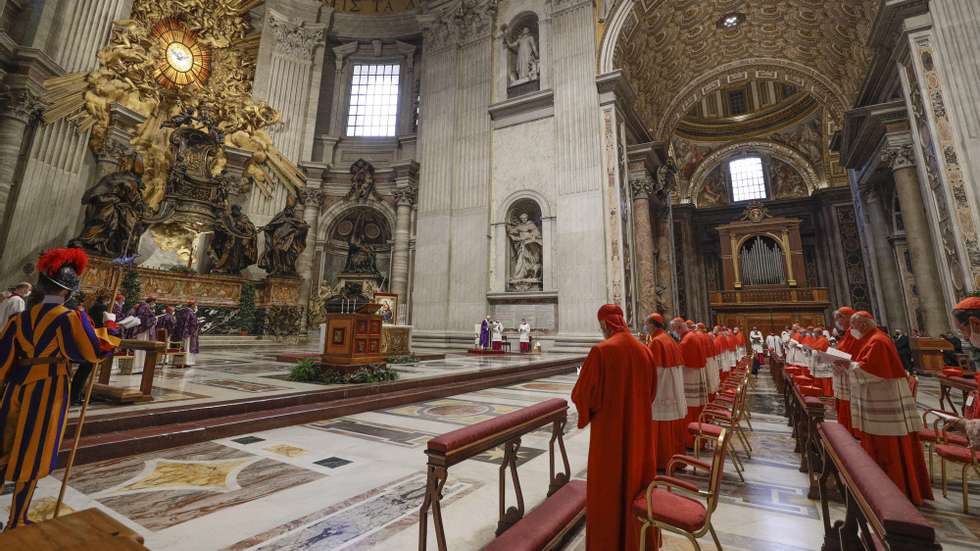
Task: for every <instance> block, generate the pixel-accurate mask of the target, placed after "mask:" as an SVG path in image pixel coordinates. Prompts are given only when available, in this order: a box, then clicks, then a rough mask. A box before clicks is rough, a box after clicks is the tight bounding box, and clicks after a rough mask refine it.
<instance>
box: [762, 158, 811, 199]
mask: <svg viewBox="0 0 980 551" xmlns="http://www.w3.org/2000/svg"><path fill="white" fill-rule="evenodd" d="M770 176H771V181H772V195H773V198H774V199H793V198H796V197H806V196H807V189H806V183H805V182H804V181H803V176H801V175H800V173H799V171H797V170H796V168H794V167H793V166H792V165H790V164H788V163H785V162H783V161H781V160H779V159H776V158H773V159H771V164H770Z"/></svg>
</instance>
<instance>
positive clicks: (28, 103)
mask: <svg viewBox="0 0 980 551" xmlns="http://www.w3.org/2000/svg"><path fill="white" fill-rule="evenodd" d="M0 103H2V104H3V113H4V115H5V116H7V117H12V118H15V119H18V120H20V121H23V122H29V121H30V120H31V119H34V118H37V117H40V116H41V112H42V111H44V107H45V106H44V103H43V102H42V101H41V99H40V97H39V96H38V95H37V94H35V93H34V92H32V91H30V90H28V89H26V88H20V89H13V90H7V91H6V92H3V93H2V94H0Z"/></svg>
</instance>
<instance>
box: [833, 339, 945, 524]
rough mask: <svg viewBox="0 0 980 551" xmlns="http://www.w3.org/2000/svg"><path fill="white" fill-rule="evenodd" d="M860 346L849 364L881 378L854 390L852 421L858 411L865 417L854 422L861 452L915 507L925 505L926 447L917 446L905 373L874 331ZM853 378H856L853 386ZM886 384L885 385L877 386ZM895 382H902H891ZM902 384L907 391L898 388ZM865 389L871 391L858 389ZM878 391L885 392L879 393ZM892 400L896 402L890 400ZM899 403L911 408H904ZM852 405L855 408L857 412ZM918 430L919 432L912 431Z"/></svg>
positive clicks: (916, 421) (928, 493)
mask: <svg viewBox="0 0 980 551" xmlns="http://www.w3.org/2000/svg"><path fill="white" fill-rule="evenodd" d="M862 341H864V342H862ZM856 346H860V347H861V349H860V352H858V353H857V356H855V357H853V358H852V359H851V361H853V362H856V363H858V364H860V366H861V370H863V371H864V372H866V373H868V374H870V375H872V376H874V377H876V378H879V379H876V380H869V381H867V382H864V383H857V385H855V384H852V386H851V401H852V408H851V410H852V415H855V413H854V412H855V411H858V412H859V414H860V415H861V418H855V419H854V420H853V421H854V424H855V425H856V427H855V429H858V430H857V436H858V438H860V439H861V446H862V447H863V448H864V451H866V452H868V455H870V456H871V457H872V458H874V460H875V461H876V462H877V463H878V465H879V466H880V467H881V468H882V470H884V471H885V473H887V474H888V477H889V478H891V479H892V481H893V482H894V483H895V485H896V486H898V487H899V489H900V490H902V491H903V492H905V495H907V496H908V498H909V500H910V501H911V502H912V503H914V504H915V505H921V504H922V501H923V500H925V499H932V485H931V483H930V481H929V473H928V471H927V470H926V461H925V453H924V452H923V450H922V442H920V441H919V434H918V431H919V430H920V429H921V428H922V427H921V419H920V418H919V417H918V412H917V411H916V409H915V402H914V398H912V396H911V392H907V391H908V382H907V381H908V379H907V373H906V371H905V368H903V367H902V361H901V359H900V358H899V356H898V351H897V350H896V349H895V343H894V342H892V340H891V339H890V338H889V337H888V335H886V334H885V333H883V332H882V331H881V330H879V329H874V330H872V331H871V332H870V333H869V334H868V335H865V336H864V338H862V339H859V340H858V341H857V345H856ZM854 377H855V375H854V374H852V381H853V380H854ZM859 378H860V377H859ZM883 379H884V380H886V381H882V382H876V381H881V380H883ZM894 380H900V381H898V383H889V382H888V381H894ZM898 384H901V385H905V387H904V388H900V387H898V386H897V385H898ZM861 385H867V387H868V388H867V389H861V388H857V387H860V386H861ZM889 385H890V387H889ZM876 387H877V388H881V389H882V390H880V391H879V390H876ZM895 388H899V389H900V391H901V394H899V393H896V392H894V390H893V389H895ZM890 389H891V390H890ZM892 395H897V396H895V397H894V398H892ZM901 395H904V397H900V396H901ZM900 400H901V401H903V402H904V401H910V402H911V403H901V404H900V403H898V402H899V401H900ZM853 402H857V407H855V404H854V403H853ZM865 402H870V403H865ZM903 411H904V412H906V413H905V414H904V415H902V413H901V412H903ZM865 418H866V420H865ZM916 424H917V425H919V426H913V425H916ZM867 427H875V432H881V433H888V432H891V433H893V435H883V434H869V432H870V430H871V429H870V428H867ZM878 429H880V430H878ZM894 433H898V434H900V435H898V436H896V435H894Z"/></svg>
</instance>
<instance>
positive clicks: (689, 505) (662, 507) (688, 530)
mask: <svg viewBox="0 0 980 551" xmlns="http://www.w3.org/2000/svg"><path fill="white" fill-rule="evenodd" d="M729 440H731V432H730V431H727V430H725V429H722V430H721V432H720V434H719V435H718V438H717V441H716V442H715V454H714V457H713V459H712V461H711V464H710V465H709V464H708V463H706V462H704V461H700V460H698V459H696V458H693V457H689V456H686V455H675V456H674V457H672V458H671V459H670V463H668V464H667V476H658V477H655V478H654V479H653V482H651V483H650V485H649V486H647V488H646V490H645V491H643V492H642V493H640V494H639V495H638V496H636V499H634V500H633V515H635V516H636V518H637V520H639V521H640V522H641V523H642V527H641V529H640V549H645V548H646V538H647V531H648V529H649V528H659V529H660V530H665V531H668V532H673V533H675V534H680V535H682V536H684V537H686V538H687V539H688V540H690V542H691V544H692V545H694V549H696V550H697V551H700V550H701V546H700V545H699V544H698V538H700V537H701V536H704V535H705V534H707V533H710V534H711V538H712V539H713V540H714V542H715V545H716V546H717V548H718V550H719V551H721V548H722V547H721V542H720V541H718V534H716V533H715V529H714V527H713V526H712V525H711V515H712V513H714V511H715V509H716V508H717V507H718V495H719V493H720V490H721V479H722V476H723V475H724V469H725V454H726V453H727V451H728V446H729ZM680 465H687V466H690V467H693V468H694V469H695V471H696V470H697V469H699V468H700V469H703V470H705V471H707V473H708V488H707V490H701V489H700V488H699V487H698V486H697V485H696V484H694V483H691V482H688V481H685V480H679V479H677V478H674V476H673V472H674V469H675V468H676V467H678V466H680ZM702 500H703V501H702Z"/></svg>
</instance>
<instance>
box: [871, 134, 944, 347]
mask: <svg viewBox="0 0 980 551" xmlns="http://www.w3.org/2000/svg"><path fill="white" fill-rule="evenodd" d="M882 162H883V163H885V164H887V165H889V166H891V169H892V176H893V177H894V179H895V191H896V193H898V202H899V204H900V205H901V206H902V222H903V224H904V225H905V239H906V241H907V242H908V247H909V254H910V255H911V256H912V259H913V262H912V275H914V276H915V287H916V289H917V290H918V291H919V308H920V309H921V311H922V322H923V326H922V331H923V333H924V334H926V335H929V336H932V337H938V336H939V335H940V334H941V333H945V332H946V331H948V330H949V323H948V322H947V317H946V311H947V304H946V299H945V297H944V296H943V291H942V289H941V288H940V287H939V285H940V283H939V282H940V281H941V280H940V278H939V268H938V266H937V264H936V255H935V252H934V250H933V246H932V243H933V240H932V237H931V231H930V228H929V222H928V220H927V219H926V211H925V208H924V207H923V202H922V193H921V191H920V186H919V176H918V173H917V172H916V167H915V152H914V148H913V145H912V144H904V145H899V146H893V147H889V148H886V149H885V150H884V152H883V153H882Z"/></svg>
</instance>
